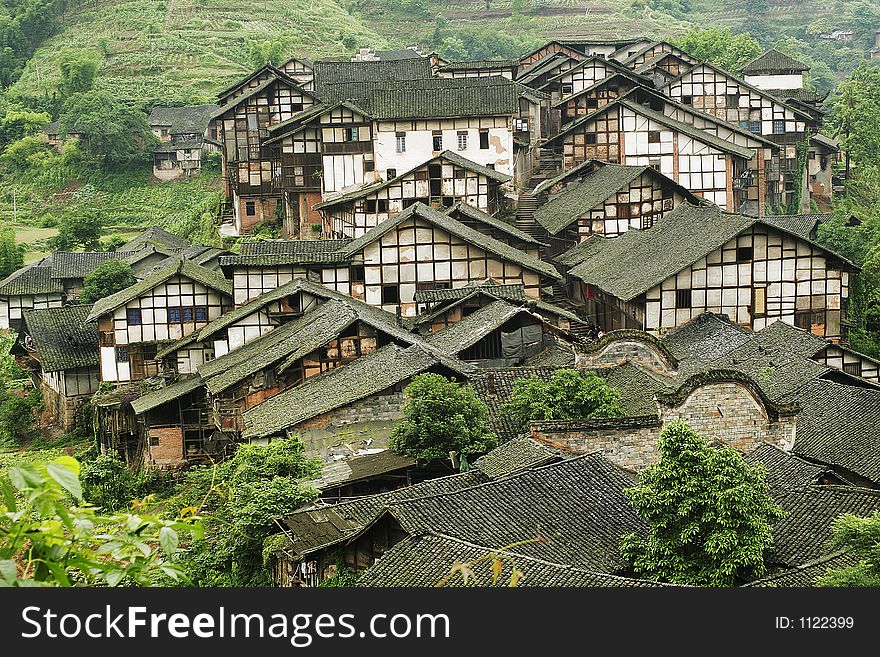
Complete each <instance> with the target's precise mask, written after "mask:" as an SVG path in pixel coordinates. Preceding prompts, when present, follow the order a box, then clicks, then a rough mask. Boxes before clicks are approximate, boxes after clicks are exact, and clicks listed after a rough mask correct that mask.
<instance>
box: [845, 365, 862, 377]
mask: <svg viewBox="0 0 880 657" xmlns="http://www.w3.org/2000/svg"><path fill="white" fill-rule="evenodd" d="M843 371H844V372H846V373H847V374H852V375H853V376H861V375H862V366H861V365H860V364H859V363H844V364H843Z"/></svg>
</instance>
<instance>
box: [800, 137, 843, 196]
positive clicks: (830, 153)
mask: <svg viewBox="0 0 880 657" xmlns="http://www.w3.org/2000/svg"><path fill="white" fill-rule="evenodd" d="M839 153H840V145H839V142H838V141H837V140H836V139H832V138H831V137H826V136H825V135H822V134H815V135H813V136H812V137H810V152H809V154H808V155H807V158H808V160H807V174H808V175H809V181H808V183H807V184H808V186H809V189H810V198H812V199H815V201H816V202H817V204H818V203H824V204H825V205H826V206H827V205H828V204H829V203H830V201H831V197H832V196H833V194H834V179H833V175H832V174H833V166H832V165H833V164H834V162H835V161H836V160H837V158H838V155H839Z"/></svg>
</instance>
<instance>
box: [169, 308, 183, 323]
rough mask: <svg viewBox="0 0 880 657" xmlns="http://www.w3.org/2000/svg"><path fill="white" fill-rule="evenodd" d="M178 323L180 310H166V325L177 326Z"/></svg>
mask: <svg viewBox="0 0 880 657" xmlns="http://www.w3.org/2000/svg"><path fill="white" fill-rule="evenodd" d="M179 322H180V308H169V309H168V323H169V324H178V323H179Z"/></svg>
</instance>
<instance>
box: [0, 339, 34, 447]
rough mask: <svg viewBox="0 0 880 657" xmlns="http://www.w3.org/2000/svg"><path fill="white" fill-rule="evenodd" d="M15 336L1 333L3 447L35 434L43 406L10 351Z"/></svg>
mask: <svg viewBox="0 0 880 657" xmlns="http://www.w3.org/2000/svg"><path fill="white" fill-rule="evenodd" d="M16 337H17V336H16V334H15V332H13V331H10V332H9V333H8V334H7V335H4V336H0V446H5V447H17V446H19V445H21V444H23V443H25V442H27V441H28V440H30V439H31V438H32V437H33V436H34V433H35V426H34V424H35V420H36V418H37V415H38V414H39V412H40V410H42V406H43V397H42V395H41V394H40V391H39V390H37V389H36V388H34V387H33V385H32V384H31V380H30V376H28V374H27V372H25V371H24V370H22V369H21V368H20V367H19V366H18V363H16V361H15V357H14V356H13V355H12V354H10V353H9V351H10V349H12V346H13V345H14V344H15V340H16Z"/></svg>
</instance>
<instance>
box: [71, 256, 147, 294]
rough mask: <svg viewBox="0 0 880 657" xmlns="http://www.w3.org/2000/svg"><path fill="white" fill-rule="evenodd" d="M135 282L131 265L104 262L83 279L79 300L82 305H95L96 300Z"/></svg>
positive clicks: (118, 262) (116, 261) (114, 261)
mask: <svg viewBox="0 0 880 657" xmlns="http://www.w3.org/2000/svg"><path fill="white" fill-rule="evenodd" d="M136 282H137V280H136V279H135V277H134V274H133V273H132V271H131V265H129V264H128V263H127V262H122V261H121V260H106V261H105V262H102V263H101V264H100V265H98V266H97V267H95V270H94V271H93V272H92V273H90V274H89V275H88V276H86V277H85V278H84V279H83V286H82V292H80V295H79V299H80V301H82V302H83V303H95V301H97V300H98V299H103V298H104V297H108V296H110V295H111V294H115V293H116V292H119V291H121V290H124V289H125V288H127V287H131V286H132V285H134V284H135V283H136Z"/></svg>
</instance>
